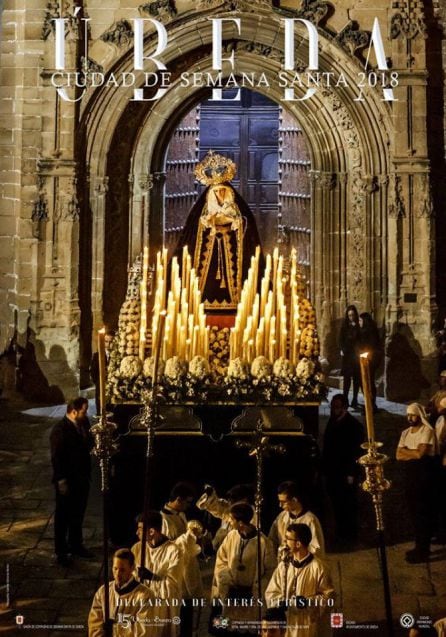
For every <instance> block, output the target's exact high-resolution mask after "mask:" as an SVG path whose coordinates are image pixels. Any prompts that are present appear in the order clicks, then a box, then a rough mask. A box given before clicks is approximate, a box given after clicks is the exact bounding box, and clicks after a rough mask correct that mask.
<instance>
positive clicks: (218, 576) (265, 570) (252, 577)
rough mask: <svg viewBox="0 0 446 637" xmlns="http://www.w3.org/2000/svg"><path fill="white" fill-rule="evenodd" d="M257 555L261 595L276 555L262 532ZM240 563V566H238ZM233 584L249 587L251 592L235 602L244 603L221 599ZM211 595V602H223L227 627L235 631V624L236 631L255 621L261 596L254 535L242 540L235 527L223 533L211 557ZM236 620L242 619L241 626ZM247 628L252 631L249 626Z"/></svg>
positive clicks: (241, 630) (257, 617) (243, 630)
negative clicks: (213, 558)
mask: <svg viewBox="0 0 446 637" xmlns="http://www.w3.org/2000/svg"><path fill="white" fill-rule="evenodd" d="M242 548H243V551H242ZM261 555H262V561H261V565H262V566H261V573H260V579H261V589H262V597H264V595H265V589H266V586H267V584H268V581H269V579H270V577H271V574H272V572H273V570H274V567H275V565H276V558H275V554H274V549H273V546H272V544H271V542H270V541H269V540H268V538H267V537H266V536H265V535H263V533H262V535H261ZM240 566H242V570H240V569H239V568H238V567H240ZM234 587H245V588H247V589H250V590H251V594H246V595H243V596H242V599H241V600H240V602H239V604H241V603H246V604H248V605H247V606H241V605H239V604H238V605H234V604H233V603H232V604H231V602H230V601H229V600H228V601H227V602H226V603H225V601H224V600H225V598H227V597H228V593H229V592H230V589H231V588H234ZM212 598H213V604H214V605H215V604H217V603H222V604H223V605H224V610H223V616H224V617H225V618H227V619H229V620H230V622H231V624H232V626H233V628H232V629H230V631H233V632H236V633H237V632H239V631H238V630H237V628H238V627H239V628H240V632H242V633H243V632H246V630H247V624H246V623H245V622H256V621H258V620H259V619H260V617H259V611H260V610H261V607H262V605H261V600H260V601H259V600H258V568H257V536H254V537H253V538H251V539H249V540H244V539H243V538H242V536H241V535H240V533H239V532H238V531H236V530H232V531H230V532H229V533H228V535H227V536H226V537H225V539H224V540H223V542H222V544H221V546H220V548H219V549H218V551H217V557H216V560H215V568H214V579H213V582H212ZM251 598H252V600H251ZM217 600H218V602H217ZM239 622H241V623H242V624H243V623H245V628H243V627H242V626H241V625H240V624H239ZM250 632H253V630H252V628H251V631H250Z"/></svg>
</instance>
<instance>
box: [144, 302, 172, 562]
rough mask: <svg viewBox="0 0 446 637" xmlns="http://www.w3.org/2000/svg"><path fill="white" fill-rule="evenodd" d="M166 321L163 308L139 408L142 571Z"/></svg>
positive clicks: (159, 316)
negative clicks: (143, 441)
mask: <svg viewBox="0 0 446 637" xmlns="http://www.w3.org/2000/svg"><path fill="white" fill-rule="evenodd" d="M165 323H166V311H165V310H163V311H162V312H160V313H159V314H158V324H157V328H156V341H155V343H154V348H153V350H152V351H153V352H154V354H153V369H152V387H151V389H150V391H149V392H148V395H147V399H146V400H145V403H144V406H143V408H142V409H141V419H140V421H141V424H142V426H143V427H145V428H146V429H147V450H146V468H145V478H144V503H143V518H142V537H141V560H140V569H141V573H143V571H144V568H145V562H146V545H147V531H148V529H147V513H148V511H149V506H150V469H151V464H152V458H153V456H154V441H155V425H156V420H157V402H158V394H157V392H158V367H159V359H160V352H161V343H162V341H163V335H164V326H165Z"/></svg>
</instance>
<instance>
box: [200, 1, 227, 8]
mask: <svg viewBox="0 0 446 637" xmlns="http://www.w3.org/2000/svg"><path fill="white" fill-rule="evenodd" d="M223 4H224V0H198V2H197V9H215V8H216V7H220V6H221V5H223Z"/></svg>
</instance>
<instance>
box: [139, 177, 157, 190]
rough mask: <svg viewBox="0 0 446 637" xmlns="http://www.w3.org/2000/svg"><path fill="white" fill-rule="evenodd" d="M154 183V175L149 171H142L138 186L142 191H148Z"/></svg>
mask: <svg viewBox="0 0 446 637" xmlns="http://www.w3.org/2000/svg"><path fill="white" fill-rule="evenodd" d="M153 185H154V177H153V175H149V174H148V173H141V174H140V175H139V176H138V186H139V188H140V189H141V191H142V192H148V191H149V190H152V188H153Z"/></svg>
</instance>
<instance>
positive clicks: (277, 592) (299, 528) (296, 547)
mask: <svg viewBox="0 0 446 637" xmlns="http://www.w3.org/2000/svg"><path fill="white" fill-rule="evenodd" d="M285 539H286V543H287V546H288V555H287V558H286V559H283V560H282V561H281V562H280V564H279V565H278V567H277V568H276V570H275V571H274V573H273V576H272V577H271V581H270V583H269V584H268V587H267V589H266V592H265V597H266V603H267V605H268V607H269V608H274V607H284V608H285V609H286V610H287V630H286V637H304V636H305V637H322V635H324V634H326V631H328V627H329V620H328V618H326V617H324V615H325V612H324V611H326V610H327V608H329V607H330V606H331V605H332V604H333V601H334V589H333V585H332V583H331V579H330V575H329V572H328V570H327V567H326V566H325V565H324V564H323V562H321V561H320V560H319V559H318V558H317V557H315V556H314V555H313V553H311V552H310V550H309V546H310V543H311V531H310V528H309V527H308V526H307V525H306V524H290V526H289V527H288V528H287V531H286V536H285Z"/></svg>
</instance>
